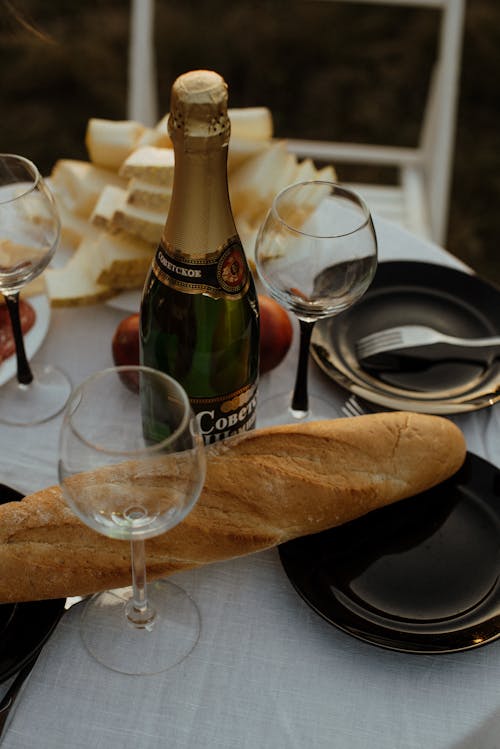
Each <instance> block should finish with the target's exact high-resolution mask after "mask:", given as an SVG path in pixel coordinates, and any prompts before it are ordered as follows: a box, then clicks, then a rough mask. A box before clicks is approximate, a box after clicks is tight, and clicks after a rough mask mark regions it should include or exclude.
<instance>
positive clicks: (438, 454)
mask: <svg viewBox="0 0 500 749" xmlns="http://www.w3.org/2000/svg"><path fill="white" fill-rule="evenodd" d="M465 454H466V447H465V441H464V438H463V435H462V433H461V431H460V430H459V429H458V427H456V426H455V425H454V424H453V423H452V422H450V421H448V420H447V419H445V418H442V417H438V416H427V415H422V414H413V413H405V412H394V413H382V414H373V415H367V416H359V417H356V418H350V419H338V420H334V421H324V422H310V423H305V424H300V425H286V426H278V427H272V428H269V429H260V430H256V431H253V432H249V433H247V434H246V435H245V436H242V437H235V438H232V439H230V440H228V441H227V442H226V443H222V444H220V445H216V446H214V447H211V448H207V455H208V467H207V476H206V481H205V485H204V488H203V491H202V494H201V497H200V499H199V501H198V503H197V505H196V506H195V508H194V509H193V510H192V511H191V513H190V514H189V515H188V516H187V518H186V519H185V520H184V521H183V522H182V523H181V524H179V525H178V526H176V527H175V528H173V529H172V530H171V531H169V532H167V533H166V534H163V535H162V536H158V537H156V538H153V539H150V540H149V541H147V545H146V551H147V565H148V574H149V578H150V579H154V578H160V577H165V576H167V575H169V574H171V573H174V572H177V571H180V570H185V569H189V568H194V567H198V566H200V565H203V564H208V563H211V562H216V561H221V560H224V559H231V558H234V557H238V556H242V555H245V554H250V553H253V552H257V551H260V550H263V549H266V548H269V547H272V546H275V545H277V544H280V543H283V542H285V541H288V540H290V539H293V538H296V537H298V536H301V535H308V534H311V533H316V532H319V531H322V530H325V529H327V528H331V527H334V526H336V525H340V524H341V523H345V522H347V521H350V520H353V519H355V518H357V517H359V516H361V515H364V514H365V513H367V512H370V511H372V510H375V509H377V508H379V507H382V506H384V505H387V504H390V503H392V502H395V501H398V500H400V499H403V498H405V497H409V496H412V495H415V494H418V493H419V492H422V491H424V490H426V489H428V488H430V487H431V486H434V485H436V484H438V483H440V482H441V481H443V480H445V479H446V478H448V477H449V476H451V475H453V473H455V472H456V471H457V470H458V468H459V467H460V466H461V464H462V463H463V461H464V459H465ZM167 461H168V459H167ZM82 475H83V474H82ZM164 481H165V486H167V485H168V484H167V481H168V463H166V468H165V479H164ZM0 569H1V570H2V575H1V577H0V601H22V600H35V599H44V598H56V597H64V596H74V595H85V594H89V593H92V592H94V591H98V590H104V589H108V588H113V587H121V586H124V585H128V584H129V583H130V560H129V545H128V544H127V543H126V542H124V541H117V540H111V539H108V538H106V537H104V536H101V535H99V534H98V533H96V532H95V531H92V530H90V529H89V528H87V527H86V526H84V525H83V524H82V522H81V521H79V520H78V519H77V518H76V516H74V515H73V514H72V512H71V511H70V510H69V509H68V508H67V507H66V505H65V503H64V501H63V499H62V496H61V490H60V489H59V487H57V486H54V487H51V488H48V489H44V490H42V491H40V492H38V493H36V494H32V495H30V496H29V497H26V498H25V499H24V500H22V501H21V502H11V503H8V504H5V505H3V506H0Z"/></svg>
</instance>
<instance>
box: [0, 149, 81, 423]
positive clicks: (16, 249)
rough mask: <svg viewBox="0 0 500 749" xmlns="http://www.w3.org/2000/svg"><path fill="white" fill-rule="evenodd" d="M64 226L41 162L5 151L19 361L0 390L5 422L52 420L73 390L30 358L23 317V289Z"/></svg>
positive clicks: (1, 158) (10, 298)
mask: <svg viewBox="0 0 500 749" xmlns="http://www.w3.org/2000/svg"><path fill="white" fill-rule="evenodd" d="M60 228H61V225H60V220H59V215H58V211H57V207H56V205H55V202H54V198H53V197H52V194H51V193H50V191H49V189H48V187H47V185H46V183H45V181H44V180H43V178H42V176H41V175H40V173H39V171H38V169H37V168H36V166H35V165H34V164H33V163H32V162H31V161H29V160H28V159H25V158H24V157H22V156H17V155H14V154H0V294H3V296H4V299H5V302H6V305H7V308H8V312H9V316H10V320H11V324H12V331H13V335H14V341H15V347H16V362H17V379H12V380H10V381H9V382H8V383H7V384H6V385H4V386H3V387H2V389H1V391H0V421H3V422H5V423H7V424H17V425H31V424H38V423H40V422H43V421H46V420H48V419H50V418H52V417H53V416H55V415H56V414H57V413H60V411H61V410H62V409H63V408H64V405H65V403H66V401H67V398H68V396H69V393H70V392H71V385H70V382H69V380H68V378H67V376H66V375H65V374H64V373H63V372H61V371H60V370H59V369H56V368H55V367H52V366H50V365H32V364H30V363H29V362H28V359H27V356H26V352H25V348H24V338H23V333H22V328H21V324H20V316H19V294H20V292H21V290H23V289H24V288H25V287H26V286H27V284H29V283H30V282H31V281H33V280H34V279H35V278H36V277H37V276H39V275H40V274H41V273H42V272H43V271H44V270H45V268H46V267H47V265H48V264H49V263H50V261H51V260H52V258H53V256H54V253H55V251H56V248H57V245H58V242H59V235H60Z"/></svg>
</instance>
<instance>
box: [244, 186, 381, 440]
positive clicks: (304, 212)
mask: <svg viewBox="0 0 500 749" xmlns="http://www.w3.org/2000/svg"><path fill="white" fill-rule="evenodd" d="M255 252H256V263H257V269H258V272H259V276H260V278H261V280H262V282H263V284H264V286H265V287H266V288H267V290H268V291H269V294H270V295H271V296H272V297H273V298H274V299H276V301H278V302H279V303H280V304H281V305H283V306H284V307H286V308H287V309H289V310H291V311H292V312H293V313H294V314H295V315H296V316H297V318H298V320H299V325H300V349H299V361H298V367H297V375H296V380H295V388H294V391H293V395H292V396H290V394H289V393H283V394H279V395H276V396H274V397H272V398H270V399H268V400H266V401H264V403H262V404H259V411H258V414H257V421H258V423H259V424H260V425H262V424H273V423H282V422H286V421H291V422H297V421H301V420H311V419H325V418H335V417H337V416H340V413H339V411H337V409H336V407H335V404H334V403H333V402H329V401H327V400H324V399H321V398H318V397H316V396H309V394H308V386H307V374H308V363H309V345H310V341H311V333H312V330H313V327H314V324H315V323H316V321H317V320H319V319H321V318H324V317H331V316H333V315H337V314H338V313H339V312H342V311H343V310H345V309H347V308H348V307H350V306H351V305H352V304H354V303H355V302H356V301H357V300H358V299H359V298H360V297H361V296H362V295H363V294H364V293H365V291H366V290H367V288H368V286H369V285H370V283H371V281H372V279H373V276H374V274H375V270H376V267H377V238H376V234H375V229H374V226H373V222H372V218H371V215H370V212H369V210H368V208H367V206H366V204H365V203H364V201H363V200H362V199H361V198H360V197H359V196H358V195H357V194H356V193H355V192H353V191H352V190H350V189H347V188H345V187H343V186H341V185H339V184H337V183H335V182H329V181H323V180H311V181H306V182H298V183H296V184H294V185H290V186H288V187H286V188H285V189H284V190H282V191H281V192H280V193H279V194H278V195H277V196H276V197H275V199H274V201H273V204H272V207H271V209H270V210H269V212H268V214H267V217H266V219H265V220H264V222H263V224H262V226H261V228H260V230H259V233H258V236H257V240H256V245H255Z"/></svg>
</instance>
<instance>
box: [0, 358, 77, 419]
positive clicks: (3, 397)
mask: <svg viewBox="0 0 500 749" xmlns="http://www.w3.org/2000/svg"><path fill="white" fill-rule="evenodd" d="M30 369H31V371H32V374H33V381H32V382H30V384H29V385H23V384H21V383H20V382H18V381H17V378H16V377H13V378H12V379H11V380H9V381H8V382H6V383H5V384H4V385H2V386H1V387H0V422H2V423H4V424H13V425H15V426H32V425H34V424H42V423H43V422H44V421H49V419H52V418H54V416H57V414H59V413H61V411H62V410H63V408H64V406H65V405H66V403H67V401H68V398H69V396H70V393H71V390H72V386H71V382H70V380H69V378H68V377H67V375H66V374H64V372H62V371H61V370H60V369H56V368H55V367H51V366H50V365H48V364H30Z"/></svg>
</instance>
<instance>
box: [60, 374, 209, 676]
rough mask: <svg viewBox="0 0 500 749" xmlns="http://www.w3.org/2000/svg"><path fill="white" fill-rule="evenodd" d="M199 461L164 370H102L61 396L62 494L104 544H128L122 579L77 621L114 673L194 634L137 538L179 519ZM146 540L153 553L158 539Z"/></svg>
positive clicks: (154, 661) (153, 665) (166, 654)
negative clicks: (126, 581)
mask: <svg viewBox="0 0 500 749" xmlns="http://www.w3.org/2000/svg"><path fill="white" fill-rule="evenodd" d="M205 465H206V464H205V453H204V448H203V440H202V438H201V436H200V433H199V430H198V426H197V422H196V419H195V417H194V415H193V413H192V411H191V406H190V403H189V400H188V397H187V395H186V393H185V391H184V390H183V388H182V387H181V386H180V385H179V384H178V383H177V382H176V381H175V380H173V379H172V378H171V377H169V376H167V375H165V374H163V373H161V372H159V371H157V370H154V369H150V368H148V367H142V366H124V367H112V368H110V369H107V370H103V371H102V372H98V373H97V374H95V375H92V376H91V377H89V378H87V379H86V380H85V381H84V382H83V383H82V384H81V385H80V386H79V387H77V388H76V390H75V391H74V392H73V394H72V395H71V397H70V400H69V402H68V405H67V407H66V410H65V413H64V418H63V424H62V428H61V435H60V449H59V481H60V484H61V487H62V492H63V497H64V499H65V500H66V502H67V504H68V505H69V507H70V508H71V509H72V510H73V512H74V513H75V514H76V515H77V516H78V517H79V518H80V519H81V520H82V521H83V522H84V523H85V524H86V525H87V526H89V527H90V528H93V529H94V530H96V531H97V532H98V533H101V534H103V535H104V536H108V537H109V538H110V539H116V540H115V541H110V542H109V543H110V545H111V546H110V547H111V548H112V545H113V544H121V543H123V540H128V541H129V542H130V554H131V577H132V585H131V586H127V587H123V588H118V589H115V590H111V591H108V592H104V593H96V594H95V595H94V596H92V597H91V598H90V599H89V601H88V603H87V604H86V605H85V608H84V610H83V613H82V620H81V634H82V638H83V641H84V643H85V645H86V647H87V649H88V650H89V652H90V653H91V654H92V655H93V656H94V657H95V658H96V659H97V660H98V661H99V662H100V663H103V664H104V665H105V666H107V667H108V668H110V669H112V670H114V671H119V672H121V673H125V674H136V675H137V674H153V673H159V672H161V671H164V670H165V669H167V668H170V667H171V666H173V665H175V664H177V663H179V662H180V661H181V660H183V659H184V658H185V657H186V656H187V655H188V654H189V653H190V652H191V650H192V649H193V648H194V646H195V645H196V643H197V641H198V638H199V634H200V623H201V619H200V613H199V610H198V607H197V606H196V604H195V602H194V601H193V600H192V598H191V597H190V596H189V595H188V594H187V593H186V592H185V591H184V590H183V589H182V588H180V587H179V586H178V585H176V584H174V583H172V582H170V581H167V580H161V581H156V582H152V583H151V584H150V585H148V586H147V585H146V563H145V544H144V541H145V539H153V537H156V536H159V535H160V534H164V533H165V532H166V531H168V530H170V529H171V528H173V527H174V526H175V525H177V524H178V523H180V522H181V521H182V520H183V519H184V518H185V517H186V515H187V514H188V513H189V512H190V510H191V509H192V508H193V506H194V504H195V503H196V501H197V499H198V497H199V495H200V492H201V489H202V486H203V482H204V480H205ZM155 542H156V543H155ZM151 544H152V552H153V553H154V552H155V556H156V557H158V554H159V553H161V552H159V551H158V550H159V549H160V548H161V540H160V539H155V540H154V541H151ZM91 553H92V550H89V554H91ZM103 558H104V559H105V555H104V556H103ZM106 574H111V575H113V574H116V573H114V570H113V565H112V562H111V571H110V569H109V568H106V569H105V568H103V569H102V579H105V576H106ZM98 579H99V576H97V580H98Z"/></svg>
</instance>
